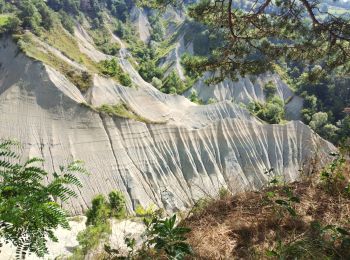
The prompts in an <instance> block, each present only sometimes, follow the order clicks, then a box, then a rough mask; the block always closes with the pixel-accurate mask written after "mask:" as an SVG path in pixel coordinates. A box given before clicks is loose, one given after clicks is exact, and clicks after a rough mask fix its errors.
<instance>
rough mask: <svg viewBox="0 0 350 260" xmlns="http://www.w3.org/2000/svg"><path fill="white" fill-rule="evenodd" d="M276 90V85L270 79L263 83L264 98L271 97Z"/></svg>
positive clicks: (268, 98)
mask: <svg viewBox="0 0 350 260" xmlns="http://www.w3.org/2000/svg"><path fill="white" fill-rule="evenodd" d="M276 92H277V87H276V85H275V83H273V81H271V80H270V81H269V82H268V83H266V84H265V85H264V93H265V96H266V100H270V99H272V98H273V97H274V96H275V95H276Z"/></svg>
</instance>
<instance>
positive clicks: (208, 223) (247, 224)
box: [183, 163, 350, 259]
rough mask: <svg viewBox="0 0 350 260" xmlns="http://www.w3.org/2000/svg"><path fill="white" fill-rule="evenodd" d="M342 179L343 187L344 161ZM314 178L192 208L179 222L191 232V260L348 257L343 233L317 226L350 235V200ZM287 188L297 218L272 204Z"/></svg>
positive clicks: (347, 173)
mask: <svg viewBox="0 0 350 260" xmlns="http://www.w3.org/2000/svg"><path fill="white" fill-rule="evenodd" d="M343 175H344V176H345V180H343V182H342V183H340V184H339V185H340V186H342V185H343V183H348V180H349V176H350V171H349V163H347V165H346V166H345V167H344V168H343ZM316 177H317V178H316ZM316 177H315V178H314V179H306V180H303V181H300V182H295V183H292V184H290V185H287V186H276V187H269V188H266V189H264V190H262V191H261V192H246V193H243V194H239V195H236V196H226V197H224V198H221V199H218V200H215V201H214V200H213V201H211V202H209V204H208V205H206V206H205V207H204V208H203V209H201V210H196V213H194V214H192V216H190V217H189V218H187V219H186V220H184V222H183V225H185V226H187V227H190V228H191V229H192V231H191V233H190V234H189V236H188V242H189V243H190V244H191V245H192V247H193V250H194V256H193V257H191V259H193V258H194V259H316V258H319V259H326V258H327V259H350V244H348V245H347V244H346V243H343V244H341V242H342V241H344V237H346V235H344V236H341V234H340V233H339V232H336V231H334V230H333V231H332V230H331V229H330V227H328V228H329V229H327V228H326V229H322V228H321V227H323V228H324V227H326V226H327V225H332V226H333V227H334V228H333V229H336V228H337V227H341V228H343V229H344V230H348V231H350V196H349V194H346V193H343V192H342V191H339V192H337V191H336V190H329V189H327V188H326V186H325V185H324V184H322V183H320V181H319V176H316ZM339 185H338V187H339ZM286 187H289V190H290V191H291V192H292V193H293V196H296V197H298V198H300V203H291V207H292V208H293V209H295V211H296V213H297V215H296V216H293V215H292V214H290V213H289V212H288V211H287V210H286V208H283V207H282V206H280V205H279V204H277V203H276V200H277V199H282V200H285V201H288V198H290V196H291V195H286ZM338 190H339V189H338ZM271 194H274V195H273V196H271ZM288 196H289V197H288ZM320 226H321V227H320ZM320 230H323V232H321V231H320ZM333 236H334V241H333ZM348 238H349V241H350V236H348Z"/></svg>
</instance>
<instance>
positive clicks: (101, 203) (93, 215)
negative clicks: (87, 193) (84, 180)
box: [86, 195, 111, 226]
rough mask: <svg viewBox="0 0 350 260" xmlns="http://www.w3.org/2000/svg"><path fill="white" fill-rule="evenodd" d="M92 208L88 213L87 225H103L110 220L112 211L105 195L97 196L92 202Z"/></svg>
mask: <svg viewBox="0 0 350 260" xmlns="http://www.w3.org/2000/svg"><path fill="white" fill-rule="evenodd" d="M91 204H92V206H91V208H90V209H89V210H88V211H87V212H86V216H87V220H86V224H87V225H94V226H97V225H99V224H103V223H105V222H106V221H107V219H109V217H110V215H111V210H110V208H109V207H108V204H107V201H106V199H105V197H104V196H103V195H97V196H96V197H95V198H94V199H93V200H92V202H91Z"/></svg>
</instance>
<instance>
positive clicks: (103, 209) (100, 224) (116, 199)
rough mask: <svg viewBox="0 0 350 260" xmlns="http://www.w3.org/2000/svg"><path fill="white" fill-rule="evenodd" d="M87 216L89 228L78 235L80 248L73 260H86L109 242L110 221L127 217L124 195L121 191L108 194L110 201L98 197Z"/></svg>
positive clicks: (101, 196)
mask: <svg viewBox="0 0 350 260" xmlns="http://www.w3.org/2000/svg"><path fill="white" fill-rule="evenodd" d="M86 216H87V221H86V225H87V228H86V229H85V230H84V231H81V232H80V233H79V234H78V241H79V246H78V247H77V248H75V250H74V252H73V255H72V256H71V257H70V259H72V260H77V259H85V257H86V255H87V254H88V253H89V252H90V251H91V250H93V249H95V248H96V247H97V246H98V245H100V244H101V243H103V242H107V240H108V238H109V235H110V233H111V226H110V219H111V218H118V219H122V218H124V217H125V216H126V207H125V198H124V195H123V194H122V193H121V192H119V191H112V192H110V193H109V194H108V201H107V200H106V198H105V197H104V196H103V195H97V196H96V197H95V198H94V199H93V200H92V206H91V208H90V209H89V210H88V211H87V212H86Z"/></svg>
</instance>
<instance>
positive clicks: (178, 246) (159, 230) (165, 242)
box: [145, 215, 192, 259]
mask: <svg viewBox="0 0 350 260" xmlns="http://www.w3.org/2000/svg"><path fill="white" fill-rule="evenodd" d="M145 225H146V227H147V230H146V237H147V241H146V244H147V246H148V247H154V249H156V250H157V251H159V252H162V251H163V252H165V254H166V255H167V257H168V258H169V259H184V258H185V256H188V255H190V254H191V253H192V249H191V246H190V245H189V244H188V243H187V242H186V237H185V235H186V234H187V233H188V232H190V229H189V228H185V227H180V226H177V225H176V215H174V216H172V217H171V218H165V219H163V220H161V219H158V218H154V219H152V220H151V221H146V220H145Z"/></svg>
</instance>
